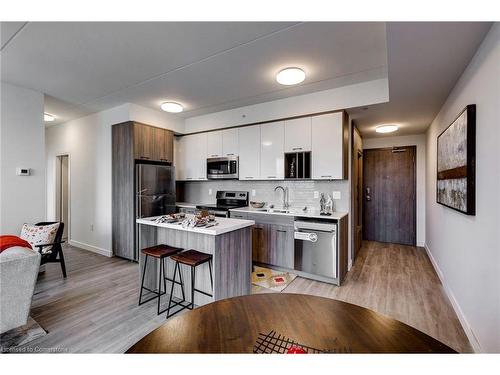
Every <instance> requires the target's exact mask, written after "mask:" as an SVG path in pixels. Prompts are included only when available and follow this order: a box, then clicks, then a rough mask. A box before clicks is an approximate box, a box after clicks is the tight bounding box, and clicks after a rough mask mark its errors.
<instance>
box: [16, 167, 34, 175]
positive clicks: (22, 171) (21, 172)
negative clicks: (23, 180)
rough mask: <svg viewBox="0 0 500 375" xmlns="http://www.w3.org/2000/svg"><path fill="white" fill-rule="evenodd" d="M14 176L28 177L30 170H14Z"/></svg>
mask: <svg viewBox="0 0 500 375" xmlns="http://www.w3.org/2000/svg"><path fill="white" fill-rule="evenodd" d="M16 174H17V175H18V176H29V175H30V174H31V169H30V168H16Z"/></svg>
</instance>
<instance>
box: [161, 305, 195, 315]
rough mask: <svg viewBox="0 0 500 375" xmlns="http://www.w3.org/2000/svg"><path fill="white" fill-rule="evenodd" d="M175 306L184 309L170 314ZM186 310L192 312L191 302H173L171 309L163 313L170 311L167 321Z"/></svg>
mask: <svg viewBox="0 0 500 375" xmlns="http://www.w3.org/2000/svg"><path fill="white" fill-rule="evenodd" d="M175 306H182V309H179V310H177V311H175V312H173V313H172V314H170V310H171V309H173V308H174V307H175ZM184 309H189V310H192V308H191V302H187V301H180V302H172V305H171V306H170V308H169V307H167V308H166V309H165V310H163V311H162V312H161V313H164V312H165V311H168V312H167V319H168V318H171V317H172V316H174V315H175V314H177V313H179V312H181V311H182V310H184Z"/></svg>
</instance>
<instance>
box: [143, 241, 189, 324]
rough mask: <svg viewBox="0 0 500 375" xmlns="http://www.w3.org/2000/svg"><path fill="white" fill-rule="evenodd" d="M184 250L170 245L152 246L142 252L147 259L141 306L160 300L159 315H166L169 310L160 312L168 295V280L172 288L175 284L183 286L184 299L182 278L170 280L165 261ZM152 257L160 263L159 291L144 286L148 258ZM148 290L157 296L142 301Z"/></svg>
mask: <svg viewBox="0 0 500 375" xmlns="http://www.w3.org/2000/svg"><path fill="white" fill-rule="evenodd" d="M182 250H183V249H181V248H178V247H173V246H168V245H157V246H152V247H147V248H144V249H142V250H141V253H143V254H144V255H145V256H146V258H145V259H144V269H143V271H142V280H141V291H140V292H139V306H140V305H142V304H144V303H147V302H149V301H152V300H154V299H155V298H158V315H160V314H161V313H164V312H165V311H167V310H168V309H164V310H163V311H160V299H161V296H162V295H164V294H165V293H167V280H168V281H170V282H171V283H172V286H173V285H174V283H177V284H179V285H181V288H182V297H183V298H184V285H183V283H182V276H181V279H180V282H179V281H175V280H174V279H170V278H168V277H167V274H166V272H165V262H164V261H165V259H167V258H168V257H171V256H172V255H175V254H177V253H179V252H181V251H182ZM149 257H152V258H155V259H158V260H159V263H158V291H156V290H151V289H149V288H147V287H145V286H144V277H145V276H146V266H147V265H148V258H149ZM162 272H163V277H162ZM162 279H163V293H162V291H161V284H162ZM143 289H146V290H147V291H148V292H150V293H154V294H155V295H154V296H153V297H151V298H149V299H147V300H146V301H142V290H143Z"/></svg>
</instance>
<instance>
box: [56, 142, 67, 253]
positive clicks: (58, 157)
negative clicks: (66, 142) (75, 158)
mask: <svg viewBox="0 0 500 375" xmlns="http://www.w3.org/2000/svg"><path fill="white" fill-rule="evenodd" d="M61 156H67V157H68V222H67V223H64V224H65V225H66V230H67V232H66V233H67V234H68V237H67V243H69V242H70V241H71V154H70V153H69V152H62V153H58V154H56V155H55V158H54V178H53V181H54V193H53V196H54V219H57V218H58V217H59V212H58V211H57V207H58V197H59V196H58V190H59V189H60V186H57V180H58V178H59V177H60V173H61V164H60V163H61V162H60V157H61ZM59 182H60V181H59ZM59 199H60V197H59ZM59 219H60V218H59Z"/></svg>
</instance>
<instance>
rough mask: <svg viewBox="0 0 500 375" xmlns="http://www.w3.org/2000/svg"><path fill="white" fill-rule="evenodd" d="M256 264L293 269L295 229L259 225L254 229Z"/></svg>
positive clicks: (253, 248) (253, 255)
mask: <svg viewBox="0 0 500 375" xmlns="http://www.w3.org/2000/svg"><path fill="white" fill-rule="evenodd" d="M252 244H253V245H252V258H253V261H254V262H258V263H265V264H270V265H273V266H277V267H283V268H289V269H293V266H294V265H293V227H292V226H287V225H277V224H265V223H257V224H255V225H254V227H253V228H252Z"/></svg>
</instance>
